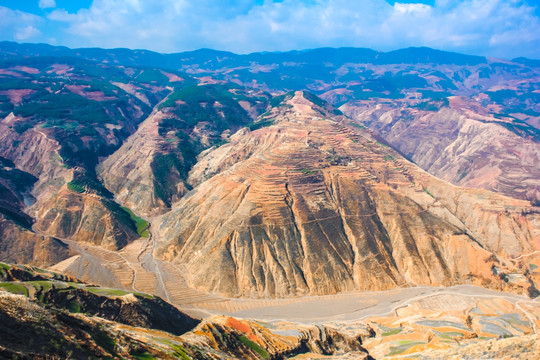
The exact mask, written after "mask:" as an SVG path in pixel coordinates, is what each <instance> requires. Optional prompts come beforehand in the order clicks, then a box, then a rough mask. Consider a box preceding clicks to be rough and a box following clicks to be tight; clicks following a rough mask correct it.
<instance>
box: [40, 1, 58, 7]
mask: <svg viewBox="0 0 540 360" xmlns="http://www.w3.org/2000/svg"><path fill="white" fill-rule="evenodd" d="M39 7H40V8H41V9H46V8H54V7H56V1H54V0H39Z"/></svg>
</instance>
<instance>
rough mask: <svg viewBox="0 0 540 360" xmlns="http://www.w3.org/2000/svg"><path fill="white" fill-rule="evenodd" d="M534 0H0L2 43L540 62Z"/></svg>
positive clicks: (538, 4)
mask: <svg viewBox="0 0 540 360" xmlns="http://www.w3.org/2000/svg"><path fill="white" fill-rule="evenodd" d="M539 8H540V1H538V0H417V1H415V0H160V1H157V0H156V1H154V0H0V40H10V41H17V42H44V43H49V44H54V45H65V46H69V47H93V46H97V47H104V48H114V47H127V48H137V49H150V50H155V51H159V52H179V51H185V50H194V49H198V48H203V47H206V48H213V49H219V50H229V51H233V52H236V53H249V52H254V51H285V50H292V49H306V48H316V47H322V46H331V47H341V46H355V47H369V48H373V49H376V50H383V51H387V50H393V49H398V48H404V47H408V46H429V47H433V48H438V49H443V50H450V51H457V52H463V53H467V54H478V55H486V56H494V57H502V58H514V57H517V56H525V57H529V58H536V59H540V9H539Z"/></svg>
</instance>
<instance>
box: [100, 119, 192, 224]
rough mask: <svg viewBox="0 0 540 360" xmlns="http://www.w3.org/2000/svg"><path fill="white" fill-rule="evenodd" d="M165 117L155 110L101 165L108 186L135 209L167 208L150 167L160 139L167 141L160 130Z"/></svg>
mask: <svg viewBox="0 0 540 360" xmlns="http://www.w3.org/2000/svg"><path fill="white" fill-rule="evenodd" d="M163 117H164V114H163V113H162V112H158V113H152V114H151V115H150V116H149V117H148V118H147V119H146V120H145V121H144V122H143V123H142V124H141V125H140V126H139V129H138V130H137V132H136V133H134V134H133V135H132V136H130V137H129V138H128V139H127V140H126V142H125V143H124V144H123V145H122V146H121V147H120V149H118V150H117V151H116V152H115V153H114V154H112V155H111V156H109V157H108V158H107V159H106V160H105V161H104V162H103V163H101V164H100V165H99V166H98V172H99V174H100V176H101V178H102V179H103V182H104V183H105V185H106V187H107V188H108V189H109V190H111V191H112V192H113V193H115V194H116V197H117V199H118V200H119V201H120V202H121V203H122V204H124V205H125V206H127V207H128V208H130V209H132V210H133V211H135V212H136V213H140V214H151V213H152V212H154V213H156V212H157V213H159V212H161V211H163V210H164V209H165V208H166V205H165V203H164V202H163V200H162V199H160V198H159V197H157V196H156V193H155V191H154V180H155V179H154V176H153V171H152V168H151V164H152V161H153V160H154V157H155V156H156V154H157V153H158V150H159V147H160V143H162V142H164V139H162V138H161V137H160V136H159V132H158V130H159V121H160V120H161V119H162V118H163ZM180 180H181V179H178V183H179V189H178V194H179V195H183V194H184V193H185V191H186V189H185V187H184V186H183V184H182V183H181V181H180Z"/></svg>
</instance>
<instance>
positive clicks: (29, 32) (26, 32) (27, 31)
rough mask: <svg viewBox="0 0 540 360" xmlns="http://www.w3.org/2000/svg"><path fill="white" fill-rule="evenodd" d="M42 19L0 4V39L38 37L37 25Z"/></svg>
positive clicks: (19, 39)
mask: <svg viewBox="0 0 540 360" xmlns="http://www.w3.org/2000/svg"><path fill="white" fill-rule="evenodd" d="M42 23H43V19H42V18H40V17H39V16H36V15H33V14H29V13H26V12H22V11H18V10H11V9H8V8H6V7H3V6H0V34H1V37H0V39H2V40H17V41H22V40H35V39H37V38H38V37H39V35H40V34H41V32H40V31H39V25H40V24H42Z"/></svg>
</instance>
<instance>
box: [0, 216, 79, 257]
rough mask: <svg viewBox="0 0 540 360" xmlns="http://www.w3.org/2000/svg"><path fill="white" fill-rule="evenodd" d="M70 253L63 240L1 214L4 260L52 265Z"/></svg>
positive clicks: (0, 245) (0, 242)
mask: <svg viewBox="0 0 540 360" xmlns="http://www.w3.org/2000/svg"><path fill="white" fill-rule="evenodd" d="M69 255H70V251H69V249H68V248H67V246H66V245H65V244H63V243H62V242H61V241H59V240H57V239H54V238H52V237H45V236H41V235H38V234H36V233H34V232H32V231H31V230H29V229H26V228H24V227H22V226H20V225H18V224H16V223H15V222H13V221H11V220H8V219H6V218H5V217H3V216H1V215H0V257H1V258H2V259H3V260H4V261H8V262H12V263H17V264H32V265H35V266H50V265H52V264H56V263H58V262H60V261H62V260H64V259H66V258H68V257H69Z"/></svg>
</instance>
